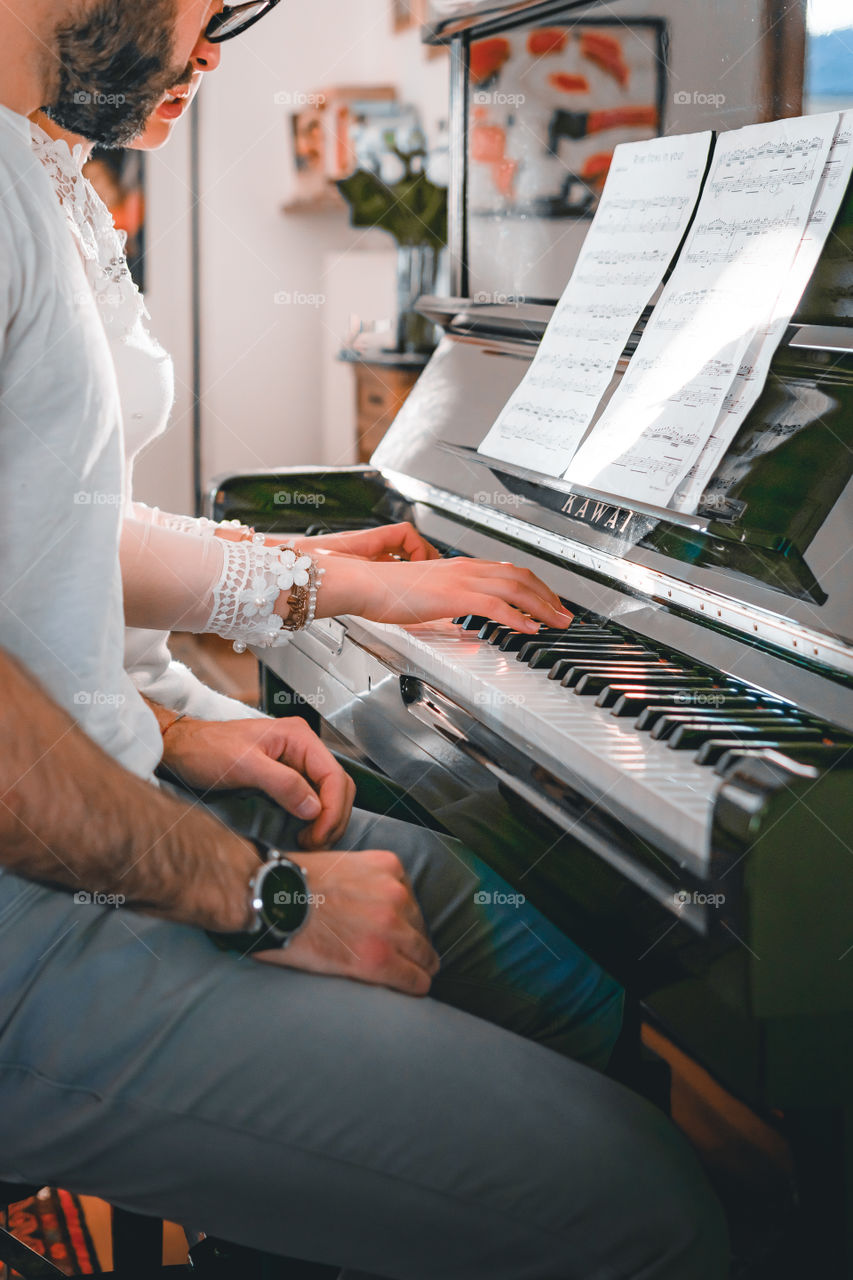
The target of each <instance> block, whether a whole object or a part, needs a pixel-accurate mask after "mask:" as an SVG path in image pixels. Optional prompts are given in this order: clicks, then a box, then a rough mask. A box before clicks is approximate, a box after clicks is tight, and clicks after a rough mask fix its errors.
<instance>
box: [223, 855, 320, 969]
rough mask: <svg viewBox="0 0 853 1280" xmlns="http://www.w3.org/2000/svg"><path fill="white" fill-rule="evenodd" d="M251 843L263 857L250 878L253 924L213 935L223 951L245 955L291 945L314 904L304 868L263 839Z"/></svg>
mask: <svg viewBox="0 0 853 1280" xmlns="http://www.w3.org/2000/svg"><path fill="white" fill-rule="evenodd" d="M252 844H253V845H254V846H255V848H256V849H257V851H258V853H259V854H260V856H261V859H262V865H261V866H260V867H259V868H258V870H257V871H256V872H255V874H254V875H253V876H252V879H251V880H250V881H249V901H250V904H251V908H252V923H251V924H250V926H249V928H248V929H247V930H245V931H244V932H242V933H215V934H211V937H212V938H213V940H214V942H216V943H217V945H218V946H220V947H222V948H223V949H224V950H228V951H240V952H241V953H242V954H243V955H249V954H251V952H253V951H275V950H276V948H279V949H281V948H284V947H287V946H289V945H290V943H291V942H292V940H293V939H294V938H295V937H296V935H297V933H299V931H300V929H302V928H304V926H305V923H306V921H307V919H308V911H309V908H310V905H311V895H310V894H309V892H308V881H307V879H306V877H307V872H306V870H305V868H304V867H300V866H298V865H297V864H296V863H295V862H293V861H292V860H291V859H290V858H288V857H287V855H286V854H284V853H282V852H281V851H280V850H279V849H274V848H273V847H272V845H268V844H267V843H266V842H265V841H263V840H252Z"/></svg>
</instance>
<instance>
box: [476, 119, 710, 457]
mask: <svg viewBox="0 0 853 1280" xmlns="http://www.w3.org/2000/svg"><path fill="white" fill-rule="evenodd" d="M710 145H711V134H710V133H707V132H706V133H695V134H687V135H684V136H683V137H674V138H653V139H652V140H651V141H648V142H634V143H623V144H622V145H621V146H618V147H617V148H616V150H615V152H614V155H613V164H612V165H611V168H610V173H609V174H608V177H607V183H606V185H605V188H604V192H603V193H602V197H601V201H600V203H599V207H598V211H597V213H596V215H595V218H594V219H593V222H592V225H591V226H590V229H589V231H588V233H587V236H586V240H585V241H584V244H583V248H582V249H581V252H580V255H579V257H578V260H577V262H576V264H575V269H574V271H573V273H572V277H571V279H570V280H569V283H568V285H567V286H566V289H565V291H564V293H563V296H562V298H561V299H560V301H559V303H558V305H557V307H556V309H555V311H554V315H553V316H552V318H551V322H550V324H549V325H548V328H547V329H546V331H545V334H544V336H543V338H542V341H541V343H540V345H539V349H538V351H537V353H536V356H535V358H534V360H533V363H532V364H531V366H530V368H529V370H528V371H527V374H526V375H525V377H524V379H523V380H522V382H521V384H520V385H519V387H518V388H517V390H516V391H515V392H514V394H513V395H512V396H511V397H510V399H509V400H508V401H507V404H506V405H505V407H504V408H503V410H502V411H501V413H500V416H499V417H498V420H497V422H496V423H495V425H494V426H493V427H492V429H491V430H490V431H489V433H488V435H487V436H486V438H485V439H484V440H483V442H482V444H481V445H480V448H479V452H480V453H484V454H487V455H489V456H490V457H493V458H500V459H502V460H503V461H504V462H514V463H516V464H519V465H521V466H524V467H530V468H531V469H533V470H535V471H542V472H544V473H545V474H546V475H551V476H558V475H561V474H562V473H563V471H564V470H565V468H566V465H567V463H568V462H569V459H570V458H571V456H572V454H573V453H574V451H575V449H576V448H577V446H578V444H579V442H580V441H581V439H582V438H583V435H584V432H585V431H586V430H587V428H588V427H589V424H590V423H591V422H592V419H593V417H594V415H595V412H596V410H597V409H598V406H599V403H600V401H601V397H602V396H603V395H604V392H605V391H606V390H607V387H608V386H609V384H610V380H611V378H612V377H613V373H614V371H615V369H616V364H617V362H618V360H619V357H620V356H621V354H622V352H623V351H624V349H625V344H626V343H627V341H628V339H629V338H630V336H631V333H632V331H633V328H634V326H635V324H636V323H637V321H638V320H639V318H640V316H641V315H642V313H643V308H644V307H645V306H646V305H647V304H648V302H649V301H650V300H651V298H652V296H653V295H654V293H655V292H656V291H657V289H658V288H659V287H660V284H661V281H662V280H663V277H664V275H665V274H666V270H667V268H668V267H669V264H670V262H671V261H672V258H673V256H674V254H675V251H676V250H677V248H678V246H679V244H680V243H681V239H682V237H683V235H684V232H685V230H686V229H687V225H688V223H689V221H690V217H691V215H692V213H693V210H694V208H695V206H696V201H697V199H698V196H699V190H700V187H701V184H702V178H703V176H704V172H705V167H706V164H707V161H708V150H709V148H710Z"/></svg>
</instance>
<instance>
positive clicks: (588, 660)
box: [528, 644, 658, 679]
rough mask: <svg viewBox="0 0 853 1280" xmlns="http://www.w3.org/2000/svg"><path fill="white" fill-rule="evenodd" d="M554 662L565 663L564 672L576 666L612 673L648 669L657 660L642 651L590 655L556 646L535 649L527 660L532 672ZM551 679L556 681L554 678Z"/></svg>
mask: <svg viewBox="0 0 853 1280" xmlns="http://www.w3.org/2000/svg"><path fill="white" fill-rule="evenodd" d="M555 662H562V663H565V664H566V666H565V670H568V669H569V667H573V666H578V667H590V668H592V667H595V669H596V671H599V670H601V671H605V670H607V671H610V670H612V671H614V672H616V671H623V670H627V669H628V668H629V667H630V668H631V669H632V670H635V669H636V670H646V667H647V665H648V667H649V669H651V667H652V666H657V665H658V659H657V658H650V657H649V656H648V654H646V653H643V652H642V651H639V652H637V653H626V652H625V651H624V650H622V649H604V650H602V652H601V653H590V651H589V649H564V648H562V646H560V645H556V644H555V645H546V646H545V647H544V648H542V649H537V650H536V652H535V653H532V654H531V655H530V658H529V659H528V663H529V665H530V667H531V669H532V670H534V671H541V670H542V668H543V667H547V668H550V667H553V665H554V663H555ZM551 678H552V679H556V677H555V676H552V677H551Z"/></svg>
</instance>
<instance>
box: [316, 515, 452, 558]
mask: <svg viewBox="0 0 853 1280" xmlns="http://www.w3.org/2000/svg"><path fill="white" fill-rule="evenodd" d="M296 544H297V546H298V547H299V548H300V549H304V550H305V551H307V552H308V554H309V555H311V554H312V553H313V552H314V551H318V550H319V551H333V552H334V553H335V554H336V555H340V556H358V557H360V558H361V559H362V560H438V558H439V553H438V552H437V551H436V549H435V547H434V546H432V545H431V544H430V543H429V542H427V540H426V538H422V537H421V535H420V534H419V533H418V531H417V529H416V528H415V526H414V525H413V524H409V522H408V521H404V522H403V523H402V524H384V525H381V526H380V528H378V529H361V530H359V531H358V532H356V533H326V534H322V535H320V536H319V537H317V538H303V539H301V540H300V539H298V538H297V539H296Z"/></svg>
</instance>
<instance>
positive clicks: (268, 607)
mask: <svg viewBox="0 0 853 1280" xmlns="http://www.w3.org/2000/svg"><path fill="white" fill-rule="evenodd" d="M222 550H223V564H222V574H221V576H220V579H219V582H218V583H217V585H216V586H215V587H214V590H213V601H214V603H213V612H212V613H211V615H210V619H209V620H208V623H207V626H206V627H205V630H206V631H213V632H215V633H216V635H219V636H222V637H223V638H224V639H226V640H233V641H234V648H235V650H236V651H237V653H243V652H245V650H246V648H247V647H248V646H249V645H250V644H252V645H256V646H257V647H258V648H261V649H271V648H273V647H275V646H278V645H283V644H286V643H287V641H288V640H289V639H290V635H289V633H290V632H291V631H299V630H301V629H302V628H303V627H307V626H310V625H311V623H312V622H313V621H314V617H315V615H316V611H317V592H318V591H319V589H320V580H321V578H322V576H323V574H324V573H325V569H319V568H318V567H317V565H316V563H315V562H314V561H313V560H312V559H311V557H310V556H306V555H301V554H300V553H299V551H298V550H297V549H292V548H290V547H285V548H282V547H267V546H265V545H264V536H263V534H262V533H257V534H255V536H254V537H253V538H252V541H251V542H228V541H226V540H224V539H223V540H222ZM282 591H289V592H290V596H289V599H288V604H289V605H290V613H289V614H288V616H287V618H281V617H279V615H278V614H277V613H274V612H273V610H274V608H275V603H276V601H277V599H278V597H279V594H280V593H281V592H282Z"/></svg>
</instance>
